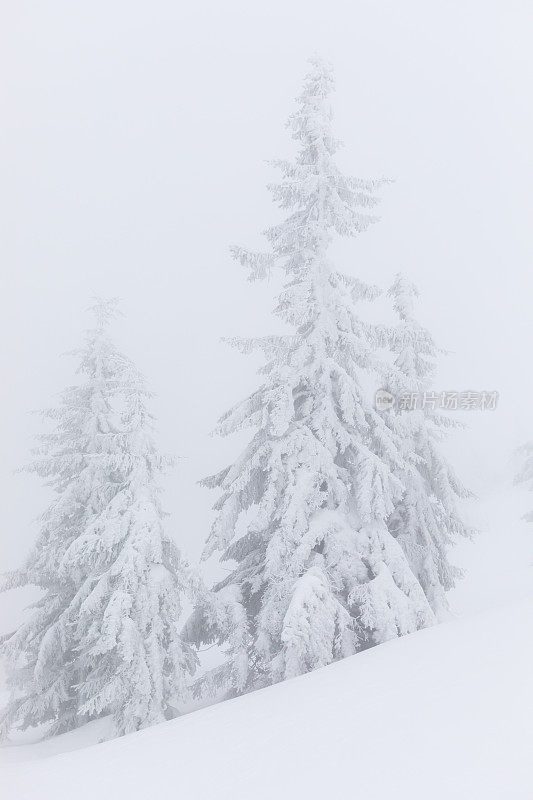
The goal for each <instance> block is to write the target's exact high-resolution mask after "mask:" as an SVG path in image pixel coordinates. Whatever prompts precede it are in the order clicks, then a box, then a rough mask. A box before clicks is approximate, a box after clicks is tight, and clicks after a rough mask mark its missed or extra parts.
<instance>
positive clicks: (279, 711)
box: [0, 600, 533, 800]
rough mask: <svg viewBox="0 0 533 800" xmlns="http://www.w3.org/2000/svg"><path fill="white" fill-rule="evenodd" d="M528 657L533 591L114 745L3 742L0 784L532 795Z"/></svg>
mask: <svg viewBox="0 0 533 800" xmlns="http://www.w3.org/2000/svg"><path fill="white" fill-rule="evenodd" d="M532 660H533V600H528V601H525V602H521V603H520V604H518V605H510V606H506V607H504V608H500V609H498V610H497V611H491V612H490V613H485V614H482V615H474V616H472V617H470V618H469V619H461V620H456V621H453V622H450V623H447V624H444V625H440V626H437V627H434V628H430V629H427V630H423V631H420V632H418V633H416V634H413V635H411V636H408V637H404V638H403V639H399V640H395V641H391V642H388V643H386V644H383V645H381V646H379V647H376V648H373V649H372V650H369V651H366V652H364V653H360V654H359V655H356V656H353V657H351V658H348V659H346V660H344V661H342V662H339V663H336V664H333V665H331V666H329V667H325V668H323V669H320V670H317V671H316V672H314V673H311V674H308V675H304V676H302V677H299V678H295V679H293V680H290V681H286V682H285V683H282V684H279V685H276V686H272V687H269V688H267V689H263V690H260V691H258V692H256V693H254V694H250V695H247V696H244V697H241V698H238V699H236V700H231V701H228V702H225V703H221V704H219V705H216V706H211V707H209V708H205V709H202V710H200V711H196V712H194V713H192V714H189V715H188V716H185V717H182V718H181V719H178V720H174V721H172V722H168V723H163V724H161V725H157V726H155V727H153V728H150V729H147V730H144V731H141V732H139V733H135V734H132V735H130V736H125V737H123V738H121V739H117V740H114V741H109V742H105V743H103V744H98V745H94V746H89V747H85V748H84V749H79V750H76V751H73V752H62V753H57V754H55V755H52V756H48V757H42V755H43V754H44V753H47V752H48V753H50V752H53V750H56V751H57V750H59V749H63V750H66V749H69V748H71V747H72V746H77V745H76V744H73V742H76V741H78V742H79V741H83V738H82V737H81V738H80V733H81V731H75V732H74V733H72V734H67V735H65V736H61V737H57V738H56V739H55V740H52V741H49V742H45V743H42V744H40V745H31V746H26V747H8V748H4V750H3V751H2V753H1V757H2V762H3V763H2V770H1V777H0V790H1V793H2V796H3V797H5V798H8V799H9V800H15V798H16V800H36V798H39V799H40V800H48V798H50V800H51V798H54V800H71V798H76V800H85V799H87V800H88V799H89V798H91V800H95V798H114V800H126V798H127V800H137V799H139V800H140V798H143V800H144V798H147V797H156V798H158V800H167V798H168V799H169V800H170V798H172V800H175V798H181V799H182V800H212V799H213V798H217V799H218V800H225V798H228V800H229V798H232V799H233V800H241V799H242V800H249V799H250V798H254V800H259V799H260V798H265V799H266V798H291V800H292V798H306V800H308V799H309V800H311V799H312V798H317V799H318V798H326V797H332V798H333V797H347V796H350V797H355V798H361V800H385V798H387V800H388V798H392V797H394V798H395V800H404V798H405V800H422V798H424V800H425V799H426V798H431V799H432V800H441V798H442V799H443V800H444V798H452V797H453V798H454V800H462V798H464V799H465V800H466V798H468V800H477V798H479V799H480V800H481V799H482V800H496V799H497V800H522V798H523V800H526V798H528V800H530V798H531V797H533V764H532V759H531V753H532V752H533V726H532V712H533V681H532V678H531V664H532ZM89 728H90V726H89ZM76 736H77V737H78V738H77V740H76V738H75V737H76ZM39 754H41V757H38V756H39ZM36 756H37V757H36ZM8 762H12V763H8ZM13 762H18V763H13Z"/></svg>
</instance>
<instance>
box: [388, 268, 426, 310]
mask: <svg viewBox="0 0 533 800" xmlns="http://www.w3.org/2000/svg"><path fill="white" fill-rule="evenodd" d="M387 294H388V296H389V297H392V298H393V308H394V310H395V311H396V313H397V314H398V316H399V317H400V319H401V320H403V321H404V322H405V321H407V320H409V319H411V317H412V315H413V307H414V299H415V298H416V297H418V296H419V291H418V289H417V287H416V286H415V284H414V283H412V282H411V281H410V280H408V279H407V278H406V277H404V276H403V275H402V273H401V272H397V273H396V275H395V278H394V283H393V284H392V286H391V287H390V289H389V291H388V292H387Z"/></svg>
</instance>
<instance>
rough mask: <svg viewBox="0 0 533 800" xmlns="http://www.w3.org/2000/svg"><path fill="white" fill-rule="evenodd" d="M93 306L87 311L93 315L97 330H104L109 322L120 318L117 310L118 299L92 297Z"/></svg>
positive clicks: (119, 312)
mask: <svg viewBox="0 0 533 800" xmlns="http://www.w3.org/2000/svg"><path fill="white" fill-rule="evenodd" d="M93 300H94V305H92V306H91V307H90V308H89V309H88V310H89V311H90V312H91V313H92V314H93V315H94V317H95V319H96V327H97V328H98V330H103V329H104V328H106V327H107V326H108V325H109V323H110V322H111V320H113V319H116V318H117V317H119V316H121V313H122V312H121V311H120V309H119V307H118V306H119V303H120V298H119V297H108V298H106V297H98V296H96V297H93Z"/></svg>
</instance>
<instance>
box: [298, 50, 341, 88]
mask: <svg viewBox="0 0 533 800" xmlns="http://www.w3.org/2000/svg"><path fill="white" fill-rule="evenodd" d="M308 63H309V64H311V67H312V69H310V70H309V72H308V73H307V75H306V76H305V79H304V87H305V88H304V94H307V93H309V92H310V91H311V92H312V94H315V95H320V96H321V97H327V96H328V95H329V94H330V93H331V92H332V91H333V90H334V88H335V78H334V75H333V65H332V64H331V63H330V62H329V61H325V60H324V59H323V58H320V56H318V55H314V56H313V57H312V58H310V59H309V60H308Z"/></svg>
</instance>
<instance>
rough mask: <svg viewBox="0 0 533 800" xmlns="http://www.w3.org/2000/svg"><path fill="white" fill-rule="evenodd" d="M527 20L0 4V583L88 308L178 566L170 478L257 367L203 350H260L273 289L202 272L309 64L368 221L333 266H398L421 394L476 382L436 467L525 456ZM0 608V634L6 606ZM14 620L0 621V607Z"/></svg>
mask: <svg viewBox="0 0 533 800" xmlns="http://www.w3.org/2000/svg"><path fill="white" fill-rule="evenodd" d="M532 18H533V12H532V10H531V4H530V3H529V2H527V0H524V2H517V1H516V0H514V1H513V0H507V2H505V3H502V2H495V0H472V1H470V2H469V0H462V2H454V1H453V0H447V2H435V1H434V0H429V1H428V0H424V1H421V2H414V1H413V0H402V2H397V0H396V1H395V2H391V1H389V2H363V1H362V0H352V2H346V3H340V2H335V0H334V1H333V2H332V1H331V0H328V1H327V2H325V0H323V2H309V0H299V2H290V0H289V2H287V0H286V1H285V2H281V1H280V0H269V1H268V2H264V3H262V4H259V3H252V2H235V0H225V2H224V3H216V2H213V0H211V2H209V3H202V4H198V3H195V4H193V3H190V4H189V6H188V7H180V4H179V3H176V2H170V0H151V2H144V3H139V2H135V0H133V1H132V0H128V2H122V1H121V0H105V1H104V0H93V2H91V3H72V2H70V1H69V0H65V1H64V2H58V1H57V0H48V2H46V3H42V2H25V1H24V0H17V2H14V0H12V1H11V2H10V1H9V0H4V3H2V13H1V25H0V73H1V78H0V93H1V94H0V96H1V107H2V112H1V118H2V131H1V147H0V169H1V178H0V203H1V214H0V226H1V238H0V265H1V266H0V268H1V270H2V275H3V281H2V292H1V303H2V313H1V314H0V326H1V330H0V334H1V341H2V342H3V345H2V348H1V353H0V358H1V370H2V372H1V374H2V391H1V397H0V403H1V408H0V424H1V426H2V430H1V433H0V439H1V441H2V456H1V463H0V486H1V490H0V495H1V500H2V503H1V506H2V522H3V529H2V531H1V533H0V537H1V548H2V550H1V552H2V558H1V561H2V563H1V565H0V568H3V567H7V568H11V567H14V566H16V565H17V564H18V563H19V562H20V560H21V558H22V557H23V556H24V553H25V552H26V551H27V549H28V547H29V545H30V543H31V541H32V540H33V538H34V537H35V535H36V528H35V526H32V525H31V520H32V519H33V518H34V517H35V516H36V515H37V514H38V513H39V511H40V510H41V509H42V507H43V503H45V502H46V498H47V495H46V492H44V490H43V489H41V488H40V487H39V485H38V482H37V481H36V480H35V479H34V478H31V477H27V476H20V475H16V476H15V475H13V470H14V469H15V468H16V467H18V466H20V465H21V464H24V463H25V462H26V461H27V459H28V451H29V448H30V446H31V435H32V433H34V432H35V431H36V430H38V429H39V424H40V423H39V420H38V418H36V417H32V416H29V414H28V412H29V411H30V410H32V409H35V408H39V407H43V406H46V405H49V404H50V403H53V402H54V396H55V394H56V393H57V392H59V391H60V390H61V389H62V388H63V386H64V385H65V384H67V383H69V382H70V381H71V380H72V367H73V364H71V363H70V361H69V360H68V359H65V358H60V357H59V354H60V353H61V352H63V351H66V350H69V349H71V348H72V347H74V346H76V345H77V343H78V342H79V340H80V335H81V331H82V329H83V328H84V327H85V326H86V325H87V318H86V315H85V314H84V310H85V309H86V307H87V306H88V305H89V302H90V297H91V296H92V295H94V294H104V295H111V296H112V295H119V296H120V297H121V298H123V309H124V311H125V313H126V315H127V316H126V318H125V319H124V320H123V321H122V322H120V324H119V325H117V327H116V331H117V339H118V341H119V343H120V345H121V346H122V347H123V349H125V350H126V351H127V352H128V353H129V354H130V355H132V356H133V357H134V358H135V359H136V361H137V362H138V364H139V366H140V367H141V369H142V370H143V371H144V372H145V374H146V375H147V377H148V379H149V382H150V385H151V386H152V388H153V390H154V391H155V392H156V393H157V395H158V399H157V403H156V413H157V415H158V417H159V430H160V436H161V442H162V444H163V446H164V447H165V448H166V449H168V450H169V451H170V452H173V453H175V454H179V455H181V456H183V460H182V461H181V462H180V463H179V465H178V468H177V469H176V471H175V473H174V475H173V476H171V477H170V479H169V481H168V492H167V495H166V506H167V507H168V509H169V510H170V511H171V514H172V516H171V520H170V524H171V526H172V531H173V533H174V534H175V536H176V539H177V541H178V542H179V543H180V544H181V545H182V546H183V548H184V550H185V551H186V552H187V554H189V555H190V556H191V558H193V559H194V558H196V557H197V556H198V555H199V553H200V550H201V547H202V544H203V541H204V539H205V536H206V534H207V529H208V526H209V521H210V510H209V509H210V505H211V503H212V501H213V500H214V497H213V496H212V495H211V494H210V493H209V492H208V491H207V490H204V489H201V488H200V487H198V486H197V485H196V481H197V480H198V479H199V478H201V477H202V476H204V475H205V474H209V473H210V472H212V471H215V470H217V469H219V468H221V467H222V466H223V465H224V464H225V463H226V460H227V459H229V458H231V457H232V455H234V454H236V452H237V450H238V447H239V442H237V441H235V440H233V441H220V440H217V439H213V438H210V437H209V435H208V434H209V431H210V430H211V429H212V428H213V426H214V424H215V422H216V419H217V417H218V416H219V414H220V413H222V412H223V411H224V410H225V409H226V408H227V407H228V406H229V405H231V404H232V403H233V402H235V401H237V400H238V399H239V398H240V397H242V395H243V393H244V392H246V391H249V390H251V389H252V388H253V387H254V386H255V385H256V381H257V378H256V377H255V375H254V369H255V368H256V367H257V365H258V362H257V361H254V359H253V358H251V359H246V358H244V357H243V356H241V355H239V354H238V353H236V352H233V351H231V350H230V349H228V348H226V347H225V346H223V345H222V344H220V343H219V338H220V337H221V336H231V335H247V334H258V333H269V332H271V331H272V330H273V329H274V322H273V321H272V319H271V318H270V309H271V307H272V300H273V294H274V291H275V286H274V285H273V284H270V285H264V284H257V285H250V284H248V283H246V281H245V280H244V277H245V276H244V275H243V273H242V272H241V269H240V268H239V267H238V266H237V265H236V264H234V263H233V262H232V261H231V259H230V257H229V255H228V245H229V244H230V243H232V242H239V243H241V244H246V245H249V246H256V245H258V246H261V238H260V236H259V232H260V231H261V230H262V229H264V228H265V227H266V226H267V225H268V224H269V223H270V222H272V221H274V220H275V219H276V218H277V211H276V209H275V208H274V206H273V205H272V204H271V202H270V198H269V195H268V193H267V191H266V189H265V184H266V183H267V182H268V181H270V180H272V178H273V177H274V176H273V174H272V172H271V170H270V168H269V167H267V165H266V164H265V160H266V159H269V158H273V157H274V158H275V157H281V156H285V155H290V154H291V152H292V145H291V142H290V139H289V138H288V134H287V132H286V131H285V129H284V122H285V119H286V117H287V115H288V114H289V113H290V111H291V110H292V107H293V99H294V97H295V95H296V94H297V93H298V92H299V90H300V86H301V80H302V77H303V75H304V73H305V70H306V63H305V61H306V59H307V58H308V57H309V56H310V55H312V54H313V53H314V52H318V53H320V54H321V55H323V56H324V57H325V58H327V59H329V60H331V61H332V62H333V64H334V66H335V68H336V75H337V93H336V96H335V111H336V132H337V134H338V135H339V136H340V137H341V138H342V139H343V140H344V141H345V144H346V147H345V149H344V151H343V152H342V154H341V163H342V165H343V167H344V168H345V169H346V171H348V172H350V173H353V174H357V175H359V176H362V177H379V176H382V175H386V176H388V177H392V178H394V179H395V181H396V182H395V183H394V184H393V185H391V186H389V187H387V188H386V189H384V190H383V192H382V195H383V203H382V207H381V212H380V213H381V215H382V221H381V223H380V224H379V225H376V226H374V228H373V229H372V230H371V231H370V232H369V233H367V234H365V235H364V236H361V237H360V238H359V239H358V240H357V241H353V242H349V243H343V244H342V245H341V246H339V247H338V255H339V267H340V268H342V269H344V270H346V271H348V272H351V273H352V274H354V275H358V276H360V277H362V278H365V279H369V280H371V281H373V282H376V283H379V284H380V285H383V286H384V287H386V286H387V285H388V284H389V283H390V281H391V279H392V276H393V274H394V273H395V272H396V271H397V270H398V269H401V270H403V271H404V272H406V273H407V274H408V275H409V276H411V277H412V278H414V279H415V280H416V281H417V282H418V284H419V286H420V289H421V292H422V299H421V303H420V315H421V317H422V319H423V320H424V321H425V322H426V323H427V325H428V326H429V327H430V328H431V330H432V332H433V333H434V335H435V337H436V338H437V340H438V342H439V344H440V345H441V346H442V347H444V348H446V349H447V350H449V351H451V354H450V355H449V356H448V358H447V359H446V363H443V364H442V367H441V369H440V372H439V375H438V378H437V381H436V383H437V384H438V388H440V389H472V390H481V389H496V390H498V391H499V392H500V394H501V399H500V406H499V409H498V411H497V412H495V413H493V414H489V413H488V412H485V413H484V414H481V413H479V412H478V413H477V414H471V415H470V416H469V417H468V423H469V426H470V427H469V430H467V431H466V432H465V433H464V434H460V435H459V436H456V437H455V441H454V442H452V443H451V444H450V448H449V449H450V453H451V454H452V456H453V459H454V461H455V463H457V464H458V466H459V468H460V471H461V473H462V475H463V477H464V479H465V481H466V482H467V483H468V484H469V485H470V486H473V487H474V488H475V489H476V490H477V491H485V490H486V489H488V488H490V487H492V486H495V485H496V484H497V483H498V481H499V480H501V479H502V478H503V477H504V476H505V473H506V470H507V468H508V459H509V455H510V453H511V451H512V449H513V447H515V445H516V444H518V443H519V442H520V441H521V440H523V439H526V438H528V437H533V416H532V413H531V398H532V397H533V375H532V373H533V371H532V369H531V363H530V362H531V359H530V348H531V342H532V339H533V337H532V334H533V321H532V318H531V311H530V308H531V290H532V285H533V280H532V278H531V264H532V256H533V244H532V241H533V240H532V236H531V219H532V212H533V189H532V187H533V163H532V157H531V142H532V141H533V111H532V104H531V84H532V77H533V51H532V48H531V41H532V40H533V36H532V34H533V30H532V28H533V26H532ZM14 602H15V601H13V600H10V599H9V598H7V597H3V598H0V621H1V617H2V614H3V617H4V620H5V619H8V618H9V619H10V618H11V616H12V611H13V607H12V604H13V603H14ZM15 604H16V603H15Z"/></svg>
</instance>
